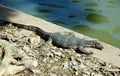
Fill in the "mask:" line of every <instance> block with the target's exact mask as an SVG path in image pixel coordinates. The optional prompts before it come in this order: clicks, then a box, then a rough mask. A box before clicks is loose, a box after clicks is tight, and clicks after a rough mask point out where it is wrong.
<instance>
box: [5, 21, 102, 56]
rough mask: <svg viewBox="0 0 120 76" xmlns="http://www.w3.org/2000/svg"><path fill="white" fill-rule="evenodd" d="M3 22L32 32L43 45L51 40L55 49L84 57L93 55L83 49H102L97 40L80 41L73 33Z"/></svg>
mask: <svg viewBox="0 0 120 76" xmlns="http://www.w3.org/2000/svg"><path fill="white" fill-rule="evenodd" d="M4 22H6V23H12V25H13V26H16V27H18V28H24V29H26V30H31V31H34V32H35V33H36V34H38V35H39V36H41V37H42V38H44V39H45V40H46V42H45V44H47V43H48V42H49V41H51V40H52V43H53V45H55V46H57V47H61V48H68V49H70V48H72V49H74V50H75V51H77V52H81V53H84V54H86V55H90V54H93V52H92V51H87V50H85V47H92V48H96V49H100V50H102V49H103V46H102V45H101V43H100V42H99V41H98V40H94V39H93V40H91V39H90V40H87V39H81V38H78V37H76V36H75V35H74V34H73V33H70V32H64V33H60V32H56V33H50V32H45V31H43V30H42V29H41V28H39V27H37V26H32V25H23V24H18V23H13V22H8V21H4ZM45 44H44V45H45Z"/></svg>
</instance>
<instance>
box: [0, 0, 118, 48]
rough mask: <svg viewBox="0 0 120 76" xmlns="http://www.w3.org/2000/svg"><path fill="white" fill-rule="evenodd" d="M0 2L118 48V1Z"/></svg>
mask: <svg viewBox="0 0 120 76" xmlns="http://www.w3.org/2000/svg"><path fill="white" fill-rule="evenodd" d="M0 3H1V4H4V5H6V6H9V7H11V8H14V9H17V10H20V11H23V12H25V13H28V14H31V15H33V16H35V17H39V18H42V19H44V20H46V21H49V22H52V23H55V24H58V25H59V26H62V27H65V28H68V29H71V30H74V31H76V32H79V33H82V34H84V35H87V36H90V37H93V38H97V39H99V40H101V41H103V42H105V43H108V44H110V45H113V46H115V47H118V48H120V0H0Z"/></svg>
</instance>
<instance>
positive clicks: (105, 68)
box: [0, 21, 120, 76]
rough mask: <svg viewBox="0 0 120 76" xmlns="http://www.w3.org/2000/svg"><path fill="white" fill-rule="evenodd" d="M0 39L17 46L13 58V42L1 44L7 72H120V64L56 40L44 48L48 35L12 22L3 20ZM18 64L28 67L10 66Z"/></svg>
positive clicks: (113, 75)
mask: <svg viewBox="0 0 120 76" xmlns="http://www.w3.org/2000/svg"><path fill="white" fill-rule="evenodd" d="M0 41H1V42H2V41H3V42H5V43H7V44H10V46H11V47H13V48H12V49H13V50H14V51H13V50H12V53H10V54H11V56H10V57H11V59H10V58H9V57H8V58H7V59H9V60H10V61H7V60H5V57H7V56H6V52H5V51H7V50H5V49H4V48H6V47H8V46H9V45H8V46H5V45H4V44H0V46H1V47H0V63H1V65H2V63H3V61H6V62H5V63H8V64H6V65H7V66H6V65H5V67H4V69H3V66H1V67H0V69H3V70H0V73H1V75H3V76H6V75H7V76H9V75H10V74H14V76H120V67H116V66H113V65H112V64H110V63H106V62H104V61H102V60H99V59H97V58H95V57H92V56H88V55H84V54H79V53H76V52H75V51H74V50H73V49H63V48H58V47H56V46H54V45H52V43H49V44H48V45H46V46H45V47H43V49H40V47H41V45H42V44H43V43H44V42H45V40H44V39H42V38H41V37H40V36H38V35H37V34H36V33H35V32H33V31H29V30H25V29H22V28H17V27H14V26H12V24H11V23H4V22H2V21H1V22H0ZM14 65H15V66H16V67H20V66H24V67H25V68H24V69H20V68H16V67H15V68H14V67H11V68H10V66H14ZM6 69H7V70H6ZM19 69H20V70H19ZM16 70H17V71H16ZM11 76H13V75H11Z"/></svg>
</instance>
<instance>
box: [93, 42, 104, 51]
mask: <svg viewBox="0 0 120 76" xmlns="http://www.w3.org/2000/svg"><path fill="white" fill-rule="evenodd" d="M94 48H97V49H100V50H102V49H103V48H104V47H103V46H102V45H101V44H100V43H95V47H94Z"/></svg>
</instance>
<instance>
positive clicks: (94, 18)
mask: <svg viewBox="0 0 120 76" xmlns="http://www.w3.org/2000/svg"><path fill="white" fill-rule="evenodd" d="M86 19H87V20H88V21H90V22H92V23H107V22H110V21H109V20H108V18H107V17H106V16H103V15H101V14H96V13H90V14H88V16H87V17H86Z"/></svg>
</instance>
